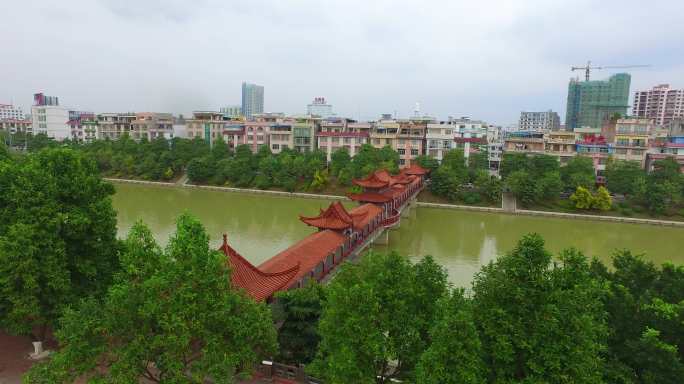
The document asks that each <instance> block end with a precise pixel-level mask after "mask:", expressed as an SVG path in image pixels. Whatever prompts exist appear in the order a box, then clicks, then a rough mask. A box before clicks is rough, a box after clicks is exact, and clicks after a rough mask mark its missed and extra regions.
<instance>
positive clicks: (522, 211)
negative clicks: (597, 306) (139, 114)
mask: <svg viewBox="0 0 684 384" xmlns="http://www.w3.org/2000/svg"><path fill="white" fill-rule="evenodd" d="M105 180H107V181H112V182H117V183H130V184H144V185H155V186H163V187H181V188H195V189H205V190H211V191H221V192H237V193H253V194H262V195H273V196H286V197H299V198H305V199H324V200H348V199H347V197H345V196H336V195H320V194H316V193H301V192H282V191H264V190H261V189H244V188H231V187H217V186H211V185H194V184H187V183H186V184H177V183H165V182H160V181H146V180H130V179H114V178H105ZM417 206H418V207H425V208H441V209H456V210H462V211H477V212H490V213H503V214H511V215H527V216H544V217H556V218H561V219H574V220H594V221H612V222H616V223H631V224H649V225H661V226H668V227H682V228H684V222H682V221H668V220H656V219H640V218H635V217H619V216H599V215H587V214H581V213H563V212H549V211H531V210H525V209H516V210H515V211H506V210H503V209H502V208H494V207H477V206H471V205H455V204H439V203H424V202H417Z"/></svg>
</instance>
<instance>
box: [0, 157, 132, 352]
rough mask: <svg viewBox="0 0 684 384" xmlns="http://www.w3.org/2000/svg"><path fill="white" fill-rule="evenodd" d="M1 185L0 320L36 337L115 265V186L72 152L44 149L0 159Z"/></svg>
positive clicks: (97, 287)
mask: <svg viewBox="0 0 684 384" xmlns="http://www.w3.org/2000/svg"><path fill="white" fill-rule="evenodd" d="M0 191H2V193H1V194H0V213H1V214H2V221H1V222H0V326H1V327H2V328H3V329H5V330H7V331H9V332H10V333H14V334H22V335H31V336H32V337H33V339H34V341H42V340H43V339H44V337H45V332H46V330H47V329H49V328H51V327H53V326H54V325H55V323H56V320H57V318H58V315H59V313H60V311H61V310H62V308H63V307H65V306H67V305H69V304H71V303H73V302H74V301H75V300H76V299H77V298H80V297H87V296H91V295H92V296H95V297H98V296H100V295H102V294H103V293H104V292H105V290H106V289H107V287H108V286H109V284H110V283H111V281H112V276H113V274H114V273H115V272H116V271H117V270H118V267H119V263H118V258H117V251H118V243H117V240H116V213H115V212H114V209H113V208H112V202H111V198H110V196H111V195H112V194H113V193H114V188H113V187H112V185H111V184H109V183H106V182H104V181H103V180H102V179H101V178H100V176H99V173H98V170H97V168H96V166H95V163H94V162H92V161H91V160H88V159H86V158H85V157H84V156H83V155H81V154H79V153H78V152H75V151H73V150H70V149H46V150H43V151H40V152H38V153H34V154H31V155H29V156H28V158H27V159H26V160H24V161H21V162H16V163H10V162H5V163H0ZM29 191H30V192H29Z"/></svg>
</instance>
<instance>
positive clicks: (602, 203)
mask: <svg viewBox="0 0 684 384" xmlns="http://www.w3.org/2000/svg"><path fill="white" fill-rule="evenodd" d="M612 205H613V198H612V197H610V193H609V192H608V190H607V189H606V188H605V187H599V189H598V190H597V191H596V196H594V202H593V205H592V207H593V208H594V209H597V210H599V211H609V210H610V208H611V207H612Z"/></svg>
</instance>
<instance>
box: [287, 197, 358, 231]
mask: <svg viewBox="0 0 684 384" xmlns="http://www.w3.org/2000/svg"><path fill="white" fill-rule="evenodd" d="M299 220H301V221H303V222H304V223H306V224H308V225H310V226H312V227H316V228H322V229H346V228H349V227H350V226H351V225H352V223H353V219H352V217H351V216H350V215H349V213H348V212H347V210H346V209H344V206H343V205H342V203H340V202H339V201H336V202H334V203H330V206H329V207H328V208H327V209H326V210H325V211H324V210H322V209H321V213H320V214H319V215H318V216H316V217H304V216H302V215H300V216H299Z"/></svg>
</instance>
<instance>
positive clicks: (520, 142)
mask: <svg viewBox="0 0 684 384" xmlns="http://www.w3.org/2000/svg"><path fill="white" fill-rule="evenodd" d="M545 150H546V146H545V143H544V133H543V132H537V131H508V132H506V133H505V134H504V138H503V151H504V152H522V153H545Z"/></svg>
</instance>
